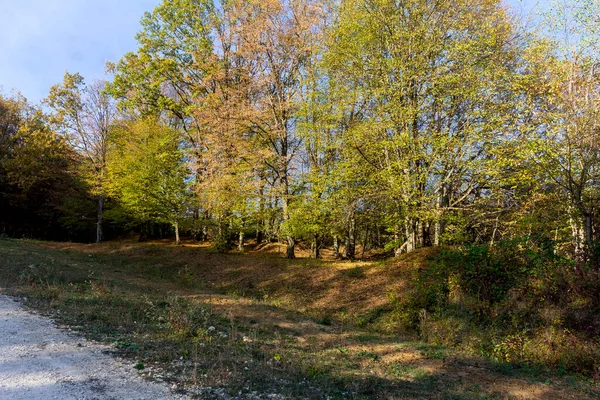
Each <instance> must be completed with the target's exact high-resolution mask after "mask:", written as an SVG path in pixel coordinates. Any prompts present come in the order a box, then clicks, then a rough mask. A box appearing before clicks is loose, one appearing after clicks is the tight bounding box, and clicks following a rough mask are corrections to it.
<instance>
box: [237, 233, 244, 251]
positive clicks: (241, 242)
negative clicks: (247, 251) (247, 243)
mask: <svg viewBox="0 0 600 400" xmlns="http://www.w3.org/2000/svg"><path fill="white" fill-rule="evenodd" d="M238 250H239V251H241V252H242V253H243V252H244V232H240V235H239V241H238Z"/></svg>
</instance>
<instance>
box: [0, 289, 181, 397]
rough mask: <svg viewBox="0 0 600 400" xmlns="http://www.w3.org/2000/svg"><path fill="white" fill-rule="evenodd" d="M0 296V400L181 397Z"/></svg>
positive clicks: (100, 348) (100, 350) (102, 347)
mask: <svg viewBox="0 0 600 400" xmlns="http://www.w3.org/2000/svg"><path fill="white" fill-rule="evenodd" d="M107 349H108V346H103V345H100V344H97V343H92V342H90V341H87V340H85V339H83V338H81V337H78V336H76V335H74V334H69V333H67V332H63V331H61V330H60V329H58V328H57V327H56V326H55V325H54V323H53V322H52V321H51V320H49V319H47V318H44V317H41V316H38V315H34V314H31V313H29V312H28V311H26V310H25V309H24V308H23V307H22V306H21V304H19V303H18V302H16V301H15V300H13V299H12V298H10V297H7V296H3V295H0V399H2V400H3V399H7V400H8V399H10V400H19V399H61V400H63V399H65V400H66V399H88V400H91V399H98V400H99V399H183V398H186V397H184V396H182V395H178V394H174V393H171V392H170V391H169V389H168V388H167V387H164V386H161V385H159V384H154V383H150V382H147V381H144V380H143V379H142V378H141V377H139V376H138V374H137V372H136V371H135V369H134V368H133V366H132V365H130V363H126V362H124V361H121V360H117V359H114V358H112V357H111V356H109V355H106V354H104V353H103V351H105V350H107Z"/></svg>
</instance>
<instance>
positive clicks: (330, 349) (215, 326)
mask: <svg viewBox="0 0 600 400" xmlns="http://www.w3.org/2000/svg"><path fill="white" fill-rule="evenodd" d="M426 256H427V255H426V254H422V255H421V257H426ZM418 257H419V256H418V255H412V256H411V258H409V259H406V260H405V261H404V262H401V263H395V264H391V263H381V262H378V263H368V262H361V263H356V264H351V263H347V262H333V261H313V260H307V259H301V260H297V261H291V262H290V261H286V260H283V259H281V258H280V257H279V256H278V255H272V254H265V253H250V254H245V255H240V254H225V255H219V254H215V253H213V252H211V251H210V250H208V249H206V248H203V247H199V246H195V245H188V246H185V247H176V246H172V245H169V244H165V243H153V244H138V243H134V242H111V243H104V244H100V245H81V244H68V243H51V242H36V241H25V240H0V259H1V260H2V261H1V262H0V285H1V286H2V287H4V288H5V291H6V292H7V293H8V294H11V295H16V296H21V297H24V298H26V301H25V303H26V304H27V305H28V306H29V307H32V308H34V309H36V310H39V311H40V312H42V313H43V314H46V315H49V316H51V317H52V318H54V319H55V320H56V321H58V322H59V323H61V324H63V325H65V326H68V327H70V328H71V329H73V330H77V331H80V332H82V334H85V335H86V336H88V337H89V338H91V339H95V340H99V341H102V342H107V343H112V344H113V345H114V346H113V348H114V352H115V353H117V354H119V355H121V356H124V357H127V358H128V359H129V360H131V366H132V369H133V368H135V369H137V370H139V371H140V373H141V374H143V375H144V376H147V377H148V378H149V379H153V380H159V381H167V382H169V384H170V385H176V386H177V387H178V388H179V389H180V390H181V391H185V392H187V393H189V394H192V395H195V396H197V397H198V398H211V397H217V396H218V395H219V394H222V393H223V392H227V393H229V394H230V395H236V396H238V395H239V396H240V397H241V398H244V397H252V396H258V397H264V398H266V397H267V396H268V395H270V394H279V395H281V396H283V397H285V398H315V399H318V398H352V399H355V398H356V399H361V398H365V399H367V398H369V399H370V398H400V399H402V398H404V399H419V398H422V399H459V398H461V399H479V398H482V399H483V398H490V399H491V398H513V397H514V398H565V399H569V398H572V399H585V398H595V397H597V396H598V388H597V387H596V386H594V384H593V383H590V382H585V381H581V380H572V379H562V378H560V377H557V376H553V375H548V374H542V375H541V376H540V377H539V379H535V380H532V379H531V374H527V373H526V372H525V371H523V372H520V371H519V370H518V369H511V370H510V373H507V372H506V369H507V368H506V367H502V366H504V365H507V364H494V363H491V362H488V361H486V360H483V359H478V358H473V357H467V356H465V355H463V354H460V353H458V352H456V351H453V350H450V349H447V348H444V347H439V346H431V345H427V344H423V343H419V342H418V341H416V340H415V338H414V337H411V336H406V335H402V334H400V333H399V332H396V331H394V328H393V324H392V323H391V322H390V320H386V318H388V317H389V315H388V314H389V313H388V312H387V310H388V308H387V307H388V306H389V302H390V301H393V300H390V296H389V293H391V292H399V291H401V289H402V288H403V287H404V284H405V280H406V279H409V277H410V276H411V273H412V272H411V271H412V270H413V269H414V268H415V265H418V263H419V262H422V259H419V258H418ZM499 365H500V366H499Z"/></svg>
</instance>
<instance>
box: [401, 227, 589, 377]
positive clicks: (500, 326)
mask: <svg viewBox="0 0 600 400" xmlns="http://www.w3.org/2000/svg"><path fill="white" fill-rule="evenodd" d="M413 282H414V286H413V287H412V288H410V289H409V290H408V291H407V292H405V293H404V297H402V298H395V300H394V301H395V305H396V310H395V315H397V316H398V318H397V321H399V323H401V324H403V326H402V328H404V329H407V328H408V329H413V330H417V331H418V332H419V333H420V336H421V338H422V339H423V340H425V341H427V342H430V343H433V344H437V345H451V346H457V347H461V348H463V349H467V350H470V351H472V352H474V353H477V354H479V355H484V356H489V357H492V358H494V359H496V360H498V361H502V362H517V363H528V364H533V365H542V366H545V367H548V368H552V369H555V370H565V371H572V372H579V373H585V374H587V375H597V374H599V373H600V370H599V368H600V361H598V360H600V343H599V342H598V339H597V338H598V337H600V273H599V272H598V271H596V270H594V269H592V268H590V267H587V266H577V265H576V264H575V263H574V262H572V261H571V260H568V259H565V258H561V257H558V256H556V255H555V254H554V252H553V246H552V243H548V242H543V241H542V242H540V241H535V240H524V239H520V238H518V239H512V240H505V241H502V242H499V243H497V244H496V245H495V246H486V245H479V246H472V245H471V246H464V247H460V248H454V249H442V250H440V251H439V253H438V254H437V255H436V256H435V257H434V259H433V260H432V261H431V262H430V263H429V264H428V265H426V266H424V267H423V268H421V269H419V270H418V271H417V272H416V275H415V277H414V281H413Z"/></svg>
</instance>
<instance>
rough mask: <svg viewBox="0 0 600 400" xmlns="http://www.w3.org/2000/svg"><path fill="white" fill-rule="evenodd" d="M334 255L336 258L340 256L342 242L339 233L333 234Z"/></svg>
mask: <svg viewBox="0 0 600 400" xmlns="http://www.w3.org/2000/svg"><path fill="white" fill-rule="evenodd" d="M333 256H334V257H335V258H338V257H339V256H340V242H339V240H338V236H337V235H333Z"/></svg>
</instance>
